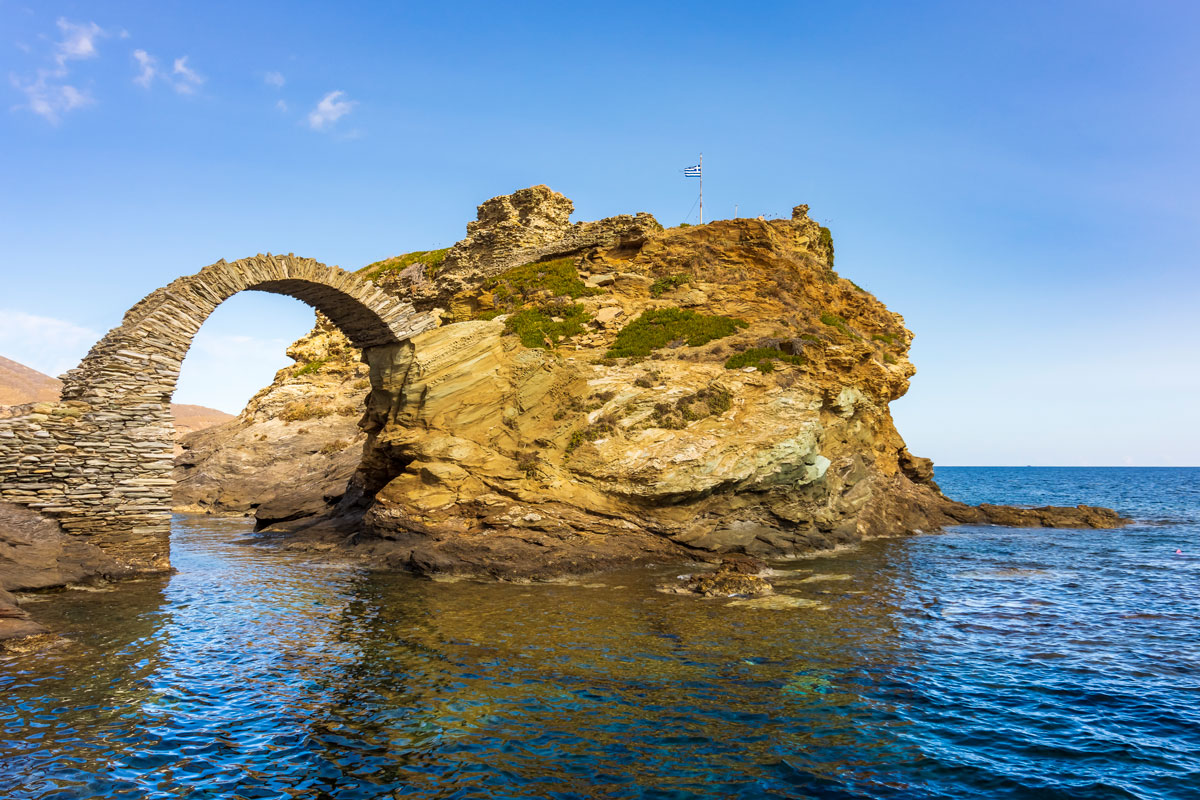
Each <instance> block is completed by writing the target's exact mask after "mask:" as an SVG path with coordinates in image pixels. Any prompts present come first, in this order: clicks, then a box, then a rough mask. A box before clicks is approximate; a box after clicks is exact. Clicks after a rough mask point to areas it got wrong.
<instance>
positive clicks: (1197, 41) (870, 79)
mask: <svg viewBox="0 0 1200 800" xmlns="http://www.w3.org/2000/svg"><path fill="white" fill-rule="evenodd" d="M251 5H252V6H253V7H250V6H251ZM437 5H439V4H429V3H424V4H419V5H403V4H398V3H362V2H360V3H349V2H346V3H338V4H324V3H320V4H319V3H302V2H291V3H255V4H245V3H222V2H208V3H182V2H106V3H103V4H100V3H86V2H76V3H54V2H38V3H31V2H12V0H0V72H2V73H3V78H4V83H3V84H0V92H3V93H4V101H5V102H4V105H3V108H0V186H2V187H3V189H2V190H0V256H2V263H3V276H4V281H3V287H4V296H3V297H0V355H5V356H8V357H10V358H14V359H16V360H18V361H21V362H23V363H26V364H29V365H30V366H33V367H35V368H38V369H41V370H43V371H46V372H51V373H58V372H61V371H62V370H63V369H65V368H67V367H69V366H71V365H72V364H73V363H74V362H75V361H76V360H77V359H78V358H79V357H80V356H81V355H82V354H83V353H84V352H85V351H86V349H87V348H88V347H89V346H90V345H91V343H92V342H93V341H94V340H95V339H96V338H98V337H99V335H101V334H102V333H103V332H104V331H105V330H107V329H108V328H109V327H112V326H113V325H115V324H117V323H118V322H119V320H120V317H121V315H122V314H123V313H124V311H125V310H126V309H127V308H128V307H129V306H130V305H132V304H133V303H134V302H136V301H137V300H138V299H140V298H141V297H142V296H143V295H145V294H146V293H148V292H150V291H151V290H153V289H155V288H157V287H158V286H160V285H162V284H165V283H167V282H169V281H170V280H172V279H173V278H175V277H177V276H179V275H182V274H188V273H192V272H195V271H196V270H198V269H199V268H200V267H202V266H204V265H206V264H209V263H211V262H213V261H215V260H217V259H218V258H227V259H235V258H240V257H243V256H245V255H249V254H253V253H257V252H261V251H272V252H296V253H297V254H302V255H306V256H310V257H313V258H317V259H319V260H321V261H324V262H326V263H330V264H340V265H341V266H344V267H347V268H356V267H358V266H361V265H363V264H365V263H368V262H371V261H374V260H377V259H380V258H383V257H386V256H388V255H393V254H397V253H401V252H406V251H409V250H414V249H426V248H431V247H439V246H446V245H449V244H451V243H453V242H454V241H455V240H457V239H459V238H461V236H462V234H463V231H464V226H465V224H466V222H467V221H468V220H469V219H471V218H473V215H474V208H475V206H476V205H477V204H478V203H480V202H482V201H483V200H485V199H487V198H489V197H492V196H494V195H497V194H502V193H506V192H510V191H513V190H515V189H517V188H520V187H523V186H528V185H532V184H537V183H545V184H548V185H550V186H551V187H553V188H554V189H556V190H558V191H561V192H563V193H565V194H566V195H567V196H569V197H571V198H572V199H573V200H574V201H575V205H576V219H596V218H599V217H603V216H608V215H611V214H617V213H629V212H634V211H649V212H651V213H653V214H655V215H656V216H658V218H659V219H660V220H661V221H662V222H664V223H667V224H674V223H678V222H680V221H683V219H684V218H685V216H686V215H687V214H688V212H689V209H691V208H692V204H693V201H694V200H695V183H694V181H687V180H685V179H683V178H682V177H681V176H680V172H679V170H680V169H681V168H682V167H684V166H687V165H689V164H692V163H694V162H695V159H696V154H697V153H699V152H701V151H703V153H704V163H705V173H706V175H705V189H706V192H705V201H706V202H705V206H706V212H707V214H708V216H710V217H712V216H714V215H715V216H720V217H728V216H732V215H733V210H734V204H735V203H736V204H737V205H738V207H739V211H740V213H741V214H742V215H757V214H767V215H772V214H778V215H786V214H787V213H788V211H789V209H790V208H791V206H793V205H795V204H797V203H801V202H804V203H809V204H810V205H811V206H812V214H813V216H814V217H815V218H817V219H819V220H822V221H825V222H827V224H829V225H830V226H831V227H832V229H833V232H834V236H835V240H836V244H837V267H838V270H839V272H841V273H842V274H843V275H845V276H847V277H849V278H851V279H853V280H854V281H856V282H857V283H859V284H860V285H862V286H864V287H866V288H868V289H870V290H872V291H873V292H875V293H876V294H877V295H878V296H879V297H880V298H881V299H882V300H884V302H886V303H887V304H888V305H889V307H890V308H892V309H893V310H895V311H897V312H899V313H901V314H903V315H904V316H905V318H906V321H907V324H908V326H909V327H910V328H911V329H912V330H914V331H915V332H916V334H917V339H916V342H915V344H914V347H913V350H912V358H913V360H914V362H915V363H916V365H917V368H918V374H917V376H916V377H915V379H914V381H913V385H912V389H911V390H910V392H909V394H908V396H907V397H906V398H904V399H903V400H901V401H899V402H897V403H895V404H894V405H893V411H894V413H895V416H896V418H897V422H898V426H899V428H900V431H901V433H902V434H903V435H904V436H905V438H906V439H907V440H908V442H909V444H910V447H911V449H912V450H913V451H914V452H916V453H918V454H921V455H927V456H930V457H932V458H933V459H934V460H935V461H936V462H938V463H940V464H1175V465H1181V464H1188V465H1192V464H1197V463H1200V455H1198V454H1200V410H1198V409H1200V402H1198V400H1197V398H1198V396H1200V369H1198V367H1200V356H1198V355H1197V344H1196V341H1195V332H1196V329H1197V322H1196V319H1197V309H1200V270H1198V269H1197V263H1196V261H1197V259H1196V254H1197V252H1198V250H1200V248H1198V247H1197V245H1198V244H1200V226H1198V225H1197V221H1198V216H1200V188H1198V187H1200V180H1198V179H1200V159H1198V157H1197V148H1196V145H1195V143H1196V142H1197V141H1200V103H1198V102H1197V99H1196V87H1197V86H1198V85H1200V81H1198V78H1200V58H1198V57H1197V56H1196V53H1198V52H1200V6H1196V5H1195V4H1191V3H1182V2H1180V3H1169V2H1148V3H1139V4H1136V5H1135V4H1130V3H1124V2H1122V3H1117V2H1016V3H1006V4H1000V3H962V2H941V3H937V2H906V3H899V2H897V3H882V2H869V3H866V2H864V3H855V2H837V3H834V2H819V3H818V2H794V3H780V4H773V3H756V4H753V5H750V6H747V5H745V4H728V3H720V4H717V3H711V4H710V3H691V4H688V5H686V6H685V5H682V4H681V5H674V4H661V5H660V4H645V3H642V4H620V3H614V2H606V3H602V4H589V3H573V4H561V3H554V4H549V3H547V4H515V5H514V4H492V3H489V4H482V3H481V4H468V3H458V4H453V7H452V8H439V7H435V6H437ZM692 221H694V218H693V220H692ZM310 323H311V313H310V312H309V311H308V310H307V309H306V308H305V307H304V306H303V305H302V304H300V303H299V302H297V301H294V300H290V299H288V298H278V297H273V296H269V295H258V294H254V293H246V294H243V295H239V296H237V297H235V298H233V299H232V300H230V301H229V302H228V303H226V304H225V305H224V306H222V307H221V308H220V309H218V311H217V312H216V314H214V315H213V317H212V318H211V319H210V320H209V322H208V323H207V324H206V325H205V328H204V330H203V331H202V332H201V335H200V336H199V337H198V338H197V341H196V344H195V346H194V348H193V351H192V353H191V355H189V357H188V360H187V362H186V363H185V365H184V374H183V376H182V379H181V383H180V388H179V391H178V393H177V395H176V399H177V400H178V401H180V402H194V403H202V404H205V405H212V406H216V407H220V408H224V409H226V410H230V411H236V410H237V409H238V408H239V407H240V406H241V404H242V403H243V402H244V401H245V399H247V398H248V397H249V396H250V395H251V394H252V393H253V392H254V391H256V390H257V389H258V388H260V387H261V386H263V385H265V384H266V383H267V382H269V380H270V378H271V375H272V374H273V372H274V370H275V369H278V368H279V367H282V366H284V365H286V364H287V363H289V361H288V359H287V358H286V356H284V355H283V350H284V347H285V346H286V344H287V343H288V342H290V341H292V340H293V339H295V338H296V337H298V336H299V335H301V334H302V333H303V332H305V331H306V330H307V329H308V327H309V325H310Z"/></svg>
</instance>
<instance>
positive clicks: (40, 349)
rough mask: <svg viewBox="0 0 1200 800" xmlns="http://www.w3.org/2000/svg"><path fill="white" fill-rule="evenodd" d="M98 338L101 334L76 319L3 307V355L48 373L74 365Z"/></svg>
mask: <svg viewBox="0 0 1200 800" xmlns="http://www.w3.org/2000/svg"><path fill="white" fill-rule="evenodd" d="M99 339H100V334H98V333H96V332H95V331H93V330H89V329H88V328H84V327H82V326H80V325H76V324H75V323H73V322H68V321H66V320H62V319H54V318H53V317H41V316H38V315H37V314H29V313H26V312H24V311H17V310H15V309H11V308H5V309H0V355H4V356H6V357H8V358H11V359H12V360H14V361H19V362H20V363H22V364H24V365H25V366H27V367H33V368H34V369H36V370H39V371H41V372H44V373H46V374H47V375H54V376H57V375H61V374H62V373H64V372H66V371H67V370H69V369H71V368H72V367H74V366H75V365H76V364H78V363H79V361H80V359H82V358H83V357H84V355H86V354H87V351H88V350H89V349H91V346H92V345H93V344H95V343H96V342H97V341H98V340H99Z"/></svg>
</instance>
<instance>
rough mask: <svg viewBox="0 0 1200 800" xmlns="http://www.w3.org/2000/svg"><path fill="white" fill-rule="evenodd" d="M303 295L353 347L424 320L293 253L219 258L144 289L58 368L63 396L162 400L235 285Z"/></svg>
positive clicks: (415, 327)
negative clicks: (67, 365) (117, 320)
mask: <svg viewBox="0 0 1200 800" xmlns="http://www.w3.org/2000/svg"><path fill="white" fill-rule="evenodd" d="M243 291H261V292H271V293H274V294H284V295H289V296H291V297H295V298H296V299H298V300H302V301H304V302H305V303H307V304H308V305H310V306H312V307H313V308H315V309H317V310H318V311H320V312H321V313H322V314H324V315H325V316H327V317H328V318H329V319H330V320H331V321H332V322H333V323H334V324H335V325H336V326H337V327H338V328H340V329H341V330H342V332H343V333H345V334H346V335H347V336H348V337H349V338H350V340H351V341H352V342H353V343H354V345H355V346H356V347H358V348H360V349H363V350H365V349H367V348H369V347H376V346H378V345H384V344H395V343H397V342H401V341H404V340H405V339H407V338H408V337H410V336H412V335H413V334H414V333H417V332H419V331H421V330H424V329H425V328H427V327H429V325H430V324H431V321H430V320H428V318H427V317H426V316H425V315H421V314H417V313H416V312H415V311H414V310H413V307H412V305H411V304H409V303H406V302H403V301H400V300H397V299H396V298H394V297H392V296H390V295H388V294H386V293H385V292H384V291H383V290H381V289H380V288H379V287H377V286H375V285H374V284H372V283H370V282H368V281H365V280H363V279H361V278H359V277H358V276H356V275H353V274H351V273H349V272H346V271H345V270H342V269H338V268H337V267H327V266H325V265H324V264H322V263H320V262H318V261H313V260H312V259H308V258H297V257H296V256H294V255H290V254H289V255H286V256H272V255H270V254H267V255H258V256H253V257H251V258H243V259H241V260H240V261H234V262H232V263H227V262H225V261H224V260H221V261H218V262H217V263H215V264H212V265H210V266H207V267H205V268H204V269H202V270H200V271H199V272H197V273H196V274H195V275H187V276H184V277H182V278H178V279H176V280H174V281H172V282H171V283H170V284H168V285H167V286H164V287H163V288H161V289H158V290H157V291H155V292H152V293H151V294H149V295H147V296H146V297H145V298H143V299H142V300H141V301H140V302H138V303H137V304H136V305H135V306H133V308H131V309H129V311H127V312H126V313H125V317H124V319H123V320H122V321H121V324H120V325H118V326H117V327H115V328H113V329H112V330H111V331H109V332H108V333H107V334H105V336H104V338H103V339H101V340H100V341H99V342H97V343H96V345H95V346H94V347H92V349H91V351H89V352H88V354H87V356H85V357H84V359H83V361H81V362H80V363H79V366H78V367H76V368H75V369H72V370H70V371H69V372H67V373H66V374H65V375H63V376H62V379H63V391H62V399H63V400H83V401H85V402H86V401H88V400H89V399H103V400H105V401H106V402H114V401H118V399H119V398H127V399H130V400H136V401H144V400H148V399H150V398H157V399H162V400H165V401H169V400H170V397H171V394H172V393H173V392H174V391H175V382H176V380H177V379H178V377H179V369H180V367H181V366H182V364H183V359H184V356H186V355H187V351H188V348H189V347H190V346H191V343H192V338H193V337H194V336H195V335H196V333H197V332H199V330H200V326H201V325H202V324H203V323H204V321H205V320H206V319H208V316H209V315H210V314H212V312H213V311H214V310H216V308H217V306H218V305H220V304H221V303H223V302H224V301H226V300H228V299H229V298H230V297H232V296H233V295H235V294H237V293H238V292H243Z"/></svg>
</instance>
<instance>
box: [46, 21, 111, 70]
mask: <svg viewBox="0 0 1200 800" xmlns="http://www.w3.org/2000/svg"><path fill="white" fill-rule="evenodd" d="M58 29H59V30H61V31H62V32H63V39H62V41H60V42H59V43H58V44H57V45H55V48H54V60H55V61H57V62H58V65H59V66H60V67H61V66H64V65H65V64H66V63H67V62H68V61H72V60H82V59H85V58H95V57H96V56H98V55H100V51H99V50H97V49H96V40H97V39H99V38H100V37H101V36H107V35H108V34H107V33H105V32H104V29H103V28H101V27H100V26H99V25H97V24H96V23H94V22H89V23H87V24H85V25H77V24H75V23H74V22H69V21H68V20H66V19H64V18H63V17H59V18H58Z"/></svg>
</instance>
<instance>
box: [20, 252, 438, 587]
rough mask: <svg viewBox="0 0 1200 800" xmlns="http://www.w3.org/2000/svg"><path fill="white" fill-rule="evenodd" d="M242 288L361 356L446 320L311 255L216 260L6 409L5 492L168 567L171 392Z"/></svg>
mask: <svg viewBox="0 0 1200 800" xmlns="http://www.w3.org/2000/svg"><path fill="white" fill-rule="evenodd" d="M242 291H262V292H272V293H274V294H284V295H289V296H291V297H295V298H297V299H298V300H302V301H304V302H305V303H307V304H308V305H310V306H312V307H313V308H315V309H316V310H318V311H320V312H321V313H322V314H324V315H325V316H326V317H328V318H329V319H330V320H331V321H332V322H333V323H334V324H335V325H336V326H337V327H338V328H340V329H341V330H342V331H343V332H344V333H345V334H346V336H347V337H348V338H349V339H350V340H351V342H352V343H353V344H354V345H355V346H356V347H358V348H361V349H363V350H364V351H365V352H364V356H365V353H366V352H369V351H370V350H371V349H372V348H375V347H381V346H386V345H394V344H397V343H399V342H403V341H405V340H406V339H408V338H410V337H411V336H413V335H415V334H417V333H420V332H421V331H423V330H426V329H428V328H431V327H434V326H435V325H436V324H437V321H436V318H435V317H433V316H432V315H430V314H422V313H418V312H417V311H415V310H414V309H413V307H412V305H411V304H409V303H406V302H403V301H401V300H397V299H396V298H394V297H392V296H390V295H388V294H386V293H385V292H383V291H382V290H381V289H379V288H378V287H376V286H374V285H373V284H371V283H370V282H368V281H365V280H363V279H361V278H359V277H357V276H355V275H353V274H351V273H349V272H346V271H344V270H341V269H338V268H337V267H328V266H325V265H324V264H321V263H319V262H317V261H313V260H312V259H306V258H298V257H296V256H294V255H291V254H288V255H286V256H273V255H270V254H267V255H257V256H254V257H251V258H245V259H242V260H240V261H234V262H231V263H227V262H225V261H224V260H221V261H218V262H217V263H215V264H212V265H210V266H208V267H205V268H204V269H202V270H200V271H199V272H198V273H196V274H195V275H188V276H185V277H182V278H178V279H177V280H175V281H173V282H172V283H170V284H169V285H167V286H164V287H163V288H161V289H158V290H157V291H155V292H153V293H151V294H149V295H147V296H146V297H145V298H144V299H143V300H141V302H139V303H137V305H135V306H134V307H133V308H131V309H130V310H129V311H128V312H126V314H125V317H124V319H123V320H122V322H121V324H120V325H119V326H117V327H116V328H113V329H112V330H111V331H109V332H108V333H107V334H106V335H105V336H104V338H103V339H101V340H100V341H99V342H97V343H96V345H95V346H93V347H92V349H91V351H90V352H88V354H87V356H86V357H84V359H83V361H81V362H80V364H79V366H78V367H76V368H75V369H72V370H70V371H69V372H67V373H66V374H65V375H63V376H62V380H63V390H62V397H61V400H60V401H59V402H57V403H38V404H35V405H33V406H32V407H23V408H22V409H21V410H20V411H19V412H18V415H17V416H10V417H7V418H2V419H0V501H5V502H10V503H16V504H20V505H24V506H28V507H30V508H33V509H36V510H37V511H39V512H41V513H42V514H44V515H46V516H49V517H52V518H54V519H56V520H57V521H58V522H59V524H60V525H61V526H62V528H63V530H65V531H66V532H67V533H70V534H73V535H75V536H79V537H81V538H84V539H86V540H87V541H89V542H91V543H92V544H95V545H97V546H98V547H100V548H101V549H103V550H105V551H106V552H107V553H108V554H109V555H111V556H113V557H114V558H115V559H116V560H117V561H118V562H120V563H121V564H122V565H123V566H126V567H128V568H129V569H131V570H135V571H145V572H153V571H161V570H166V569H169V568H170V560H169V533H170V514H171V489H172V487H173V486H174V483H175V481H174V479H173V478H172V477H171V469H172V465H173V461H174V455H173V449H174V438H175V431H174V424H173V421H172V417H171V410H170V403H171V395H172V394H173V393H174V391H175V384H176V381H177V379H178V377H179V370H180V367H181V365H182V363H183V359H184V357H185V356H186V355H187V351H188V348H189V347H190V346H191V343H192V338H193V337H194V336H195V335H196V333H197V332H198V331H199V330H200V326H201V325H202V324H203V323H204V321H205V319H207V318H208V315H209V314H211V313H212V312H213V311H214V310H215V309H216V307H217V306H218V305H220V304H221V303H222V302H224V301H225V300H227V299H229V298H230V297H231V296H233V295H235V294H237V293H238V292H242Z"/></svg>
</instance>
